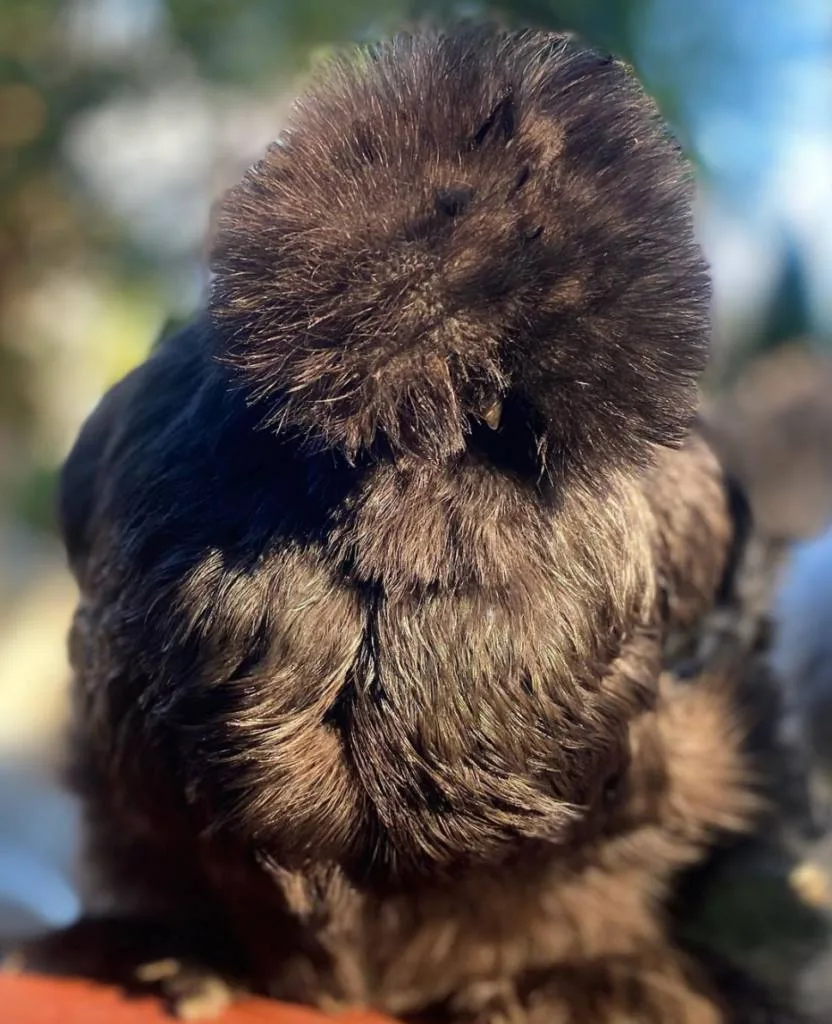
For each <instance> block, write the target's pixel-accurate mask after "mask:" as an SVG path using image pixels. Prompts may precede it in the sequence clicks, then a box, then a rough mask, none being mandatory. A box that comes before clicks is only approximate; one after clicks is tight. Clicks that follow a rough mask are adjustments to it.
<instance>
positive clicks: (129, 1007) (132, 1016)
mask: <svg viewBox="0 0 832 1024" xmlns="http://www.w3.org/2000/svg"><path fill="white" fill-rule="evenodd" d="M0 1020H2V1022H3V1024H171V1018H170V1016H169V1015H168V1014H167V1013H166V1012H165V1010H164V1009H163V1008H162V1006H161V1005H160V1004H159V1003H158V1002H156V1001H155V1000H153V999H125V998H124V997H123V996H122V995H121V994H120V993H119V992H118V991H116V990H115V989H111V988H104V987H101V986H97V985H92V984H90V983H89V982H85V981H76V980H67V979H58V978H45V977H37V976H33V975H25V974H19V975H14V974H7V975H3V974H0ZM325 1021H329V1022H332V1021H336V1022H337V1024H390V1022H389V1021H385V1019H384V1018H383V1017H380V1016H377V1015H374V1014H371V1013H365V1012H362V1011H354V1012H352V1013H344V1014H340V1015H338V1016H337V1017H327V1016H325V1015H324V1014H321V1013H318V1012H316V1011H315V1010H310V1009H307V1008H306V1007H302V1006H291V1005H287V1004H285V1003H269V1002H265V1001H262V1000H254V999H252V1000H246V1001H245V1002H241V1003H238V1004H237V1005H235V1006H233V1007H232V1008H231V1009H230V1010H228V1011H227V1012H226V1013H225V1014H223V1015H222V1016H221V1017H219V1018H217V1024H323V1022H325Z"/></svg>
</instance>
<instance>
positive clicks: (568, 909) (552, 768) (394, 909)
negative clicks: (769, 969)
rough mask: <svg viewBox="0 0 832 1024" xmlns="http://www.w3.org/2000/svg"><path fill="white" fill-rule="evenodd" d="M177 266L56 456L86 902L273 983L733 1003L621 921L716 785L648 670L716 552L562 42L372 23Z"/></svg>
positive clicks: (471, 1013)
mask: <svg viewBox="0 0 832 1024" xmlns="http://www.w3.org/2000/svg"><path fill="white" fill-rule="evenodd" d="M214 267H215V271H216V274H217V277H216V281H215V285H214V291H213V296H212V300H211V309H210V316H207V317H202V318H200V319H198V320H197V321H195V323H194V324H193V325H192V326H191V327H189V328H187V329H185V330H184V331H183V332H181V333H180V334H178V335H176V336H175V337H173V338H169V339H167V340H166V341H165V342H164V343H162V344H161V345H160V346H159V347H158V348H157V350H156V351H155V353H154V354H153V355H152V357H151V358H150V359H149V360H148V361H147V363H145V365H143V366H142V367H140V368H139V369H138V370H136V371H135V372H134V373H133V374H132V375H131V376H130V377H128V378H127V379H126V380H125V381H123V382H122V383H121V384H119V385H118V386H117V387H116V389H114V390H113V391H112V392H111V393H110V394H109V395H108V396H107V397H106V398H105V399H104V401H103V402H102V404H101V405H100V406H99V408H98V410H97V411H96V412H95V413H94V414H93V416H92V417H91V418H90V420H89V421H88V423H87V424H86V426H85V427H84V429H83V431H82V433H81V436H80V438H79V440H78V443H77V445H76V447H75V449H74V450H73V452H72V454H71V455H70V457H69V459H68V461H67V464H66V467H65V469H64V474H63V480H62V522H63V528H64V535H65V538H66V543H67V548H68V551H69V556H70V560H71V563H72V566H73V569H74V571H75V573H76V575H77V577H78V580H79V584H80V587H81V601H80V604H79V608H78V612H77V615H76V618H75V622H74V626H73V630H72V636H71V658H72V663H73V667H74V670H75V674H76V686H75V695H76V706H77V716H76V734H75V742H74V764H73V777H74V781H75V785H76V787H77V788H78V789H79V790H80V791H81V792H82V793H83V794H84V797H85V800H86V806H87V811H88V855H89V865H90V868H91V871H92V875H93V878H94V879H95V882H94V891H95V894H96V896H97V897H98V899H99V904H98V906H99V909H100V908H101V903H100V900H101V898H102V897H106V898H107V900H108V901H109V905H110V906H112V905H114V906H115V908H116V909H118V910H121V911H122V912H124V911H125V910H127V911H131V910H132V911H133V912H136V911H138V910H140V911H141V913H143V914H144V915H150V914H152V915H154V916H155V917H156V919H157V921H159V922H161V924H160V927H161V928H162V929H163V930H165V929H167V930H168V932H170V930H171V929H175V928H176V927H179V926H181V925H182V923H183V922H186V923H189V924H190V926H191V927H192V928H193V923H194V921H199V922H202V923H203V925H204V923H205V922H206V921H207V922H210V923H211V927H212V928H213V934H215V935H216V936H218V937H220V938H222V939H226V940H227V944H228V946H229V947H233V948H234V949H235V950H236V953H237V956H236V958H235V962H236V963H237V964H238V965H239V963H240V960H241V959H242V962H243V964H244V965H245V966H244V968H243V972H244V974H245V976H246V978H247V980H248V982H249V983H251V984H254V985H255V986H256V987H258V988H260V989H262V990H264V991H267V992H270V993H272V994H274V995H278V996H282V997H283V998H293V999H300V1000H305V1001H312V1002H318V1003H321V1004H326V1003H328V1002H331V1001H332V1000H336V1001H338V1000H340V1001H347V1002H369V1003H372V1004H374V1005H376V1006H378V1007H379V1008H381V1009H384V1010H387V1011H388V1012H393V1013H398V1014H401V1015H407V1016H410V1017H418V1016H419V1015H425V1014H427V1015H429V1016H432V1017H433V1018H437V1017H439V1018H441V1017H442V1016H446V1017H447V1016H450V1017H452V1018H455V1019H471V1020H478V1021H484V1020H496V1019H498V1018H499V1019H504V1018H505V1015H506V1014H508V1015H509V1016H512V1017H517V1018H519V1019H524V1018H527V1019H529V1020H537V1019H538V1018H539V1019H540V1020H546V1021H547V1022H551V1021H556V1020H563V1021H580V1022H584V1021H585V1022H587V1024H589V1022H590V1021H592V1022H593V1024H594V1022H596V1021H599V1020H606V1021H609V1022H613V1021H615V1020H619V1019H622V1016H621V1015H622V1014H625V1013H630V1012H632V1014H633V1015H634V1016H638V1018H639V1019H644V1020H651V1021H652V1020H655V1021H659V1020H661V1021H663V1022H667V1024H671V1022H672V1021H678V1022H680V1024H681V1022H682V1021H702V1022H705V1021H708V1022H710V1021H715V1022H716V1021H729V1020H739V1019H740V1018H738V1017H732V1016H731V1011H730V1010H729V1009H728V1008H727V1007H728V1006H729V1005H730V998H731V993H730V992H729V991H726V992H720V991H718V988H717V986H716V984H715V983H712V980H711V977H712V976H711V974H710V973H709V971H708V970H705V969H704V968H700V967H698V966H697V964H696V962H695V961H692V960H689V959H688V958H687V957H686V956H685V955H684V954H683V953H682V952H681V951H680V950H679V949H677V948H676V947H675V945H674V944H673V943H672V942H671V940H670V938H669V936H668V934H667V931H666V928H665V925H664V922H663V919H662V915H661V913H660V910H659V907H660V902H661V900H662V899H663V897H664V896H665V894H666V892H667V889H668V886H670V885H671V883H672V878H673V876H674V873H675V872H677V871H678V870H680V869H681V868H682V867H683V866H685V865H687V864H690V863H691V862H692V861H695V860H696V859H697V858H698V857H699V856H700V855H701V851H702V849H703V847H704V846H705V845H706V844H707V842H708V841H709V837H710V836H711V835H712V834H713V833H714V832H716V831H719V830H720V829H728V830H732V829H740V828H743V827H745V824H746V823H747V821H748V818H749V816H750V814H751V812H752V803H753V801H752V800H751V798H750V797H749V794H748V791H747V788H746V779H745V776H744V769H743V764H742V758H741V756H740V755H739V753H738V727H737V726H736V725H735V723H734V721H733V718H732V715H731V713H730V693H729V692H728V690H727V689H726V688H725V687H724V686H721V684H719V683H718V682H715V681H714V680H710V681H709V680H700V681H699V682H697V683H691V684H685V685H681V684H675V683H673V681H672V680H665V682H664V683H663V684H661V686H660V683H659V675H660V663H661V655H662V645H663V641H664V639H665V637H666V635H667V633H668V631H669V630H671V629H673V628H675V627H676V626H678V625H689V624H690V622H691V621H692V620H693V619H695V617H696V616H697V615H698V614H701V612H702V611H704V610H705V609H707V607H708V606H709V604H710V603H711V602H712V600H713V596H714V592H715V590H716V588H717V587H718V585H719V581H720V579H721V577H722V575H723V573H724V570H725V566H726V564H727V560H728V556H729V548H730V543H731V533H732V531H731V527H730V521H729V520H730V517H729V509H728V502H727V496H726V493H725V488H724V487H723V485H722V480H721V472H720V470H719V467H718V466H717V465H716V463H715V462H714V460H713V458H712V456H711V455H710V453H709V452H708V450H707V448H706V447H705V446H704V445H702V444H700V443H699V442H697V441H695V440H689V441H685V430H686V426H687V424H688V420H689V416H690V411H691V408H692V405H693V402H694V380H695V374H696V371H697V370H698V368H699V367H700V366H701V363H702V359H703V355H704V341H705V310H706V306H707V299H708V289H707V282H706V277H705V273H704V268H703V263H702V260H701V257H700V255H699V252H698V249H697V248H696V246H695V245H694V242H693V239H692V234H691V227H690V215H689V210H688V199H687V185H686V184H685V173H684V171H683V168H682V166H681V164H680V162H679V159H678V156H677V154H676V152H675V150H674V148H673V146H672V145H671V144H670V143H669V142H668V141H667V140H666V139H665V138H664V136H663V135H662V133H661V130H660V128H659V127H658V125H657V122H656V118H655V112H654V110H653V107H652V105H651V104H650V103H649V102H648V101H647V100H646V99H645V98H644V97H643V96H642V95H641V93H640V92H639V91H638V89H637V88H636V86H635V85H634V84H633V82H632V80H631V78H630V76H629V75H628V73H627V72H626V71H625V69H624V68H623V67H622V66H621V65H620V64H618V63H616V62H614V61H612V60H609V59H606V58H600V57H597V56H596V55H594V54H592V53H590V52H589V51H587V50H585V49H584V48H583V47H582V46H580V45H579V44H578V43H576V42H575V41H572V40H568V39H566V38H564V37H561V36H542V35H538V34H528V33H521V34H518V35H504V34H499V33H497V34H493V33H489V32H484V31H471V32H469V31H463V32H459V33H454V34H451V35H449V36H436V37H433V36H426V37H417V38H404V39H401V40H398V41H396V42H395V43H393V44H390V45H387V46H384V47H382V48H380V49H379V50H378V51H375V52H373V53H372V54H370V55H367V56H366V57H365V58H362V59H361V60H356V61H353V62H351V63H343V62H342V63H340V64H339V65H337V66H336V68H335V69H334V70H333V71H332V72H331V73H330V75H329V76H328V77H327V78H326V79H325V80H324V83H323V84H322V85H319V86H317V87H316V88H315V89H313V91H312V92H311V93H310V94H309V95H308V96H307V98H306V99H305V100H304V101H303V102H302V103H301V105H300V106H299V108H298V112H297V113H296V114H295V116H294V119H293V120H292V121H291V123H290V126H289V129H288V131H287V134H286V135H285V137H283V139H282V140H281V142H280V143H279V144H278V145H277V146H276V147H274V148H273V149H272V150H271V151H270V153H269V154H268V155H267V157H266V158H265V160H264V161H263V162H262V163H261V164H260V165H258V167H256V168H255V169H254V170H252V172H251V173H250V174H249V175H248V176H247V177H246V179H245V181H244V182H243V184H242V185H241V186H240V187H239V188H238V189H237V190H235V192H233V193H232V195H231V198H230V201H229V203H228V206H227V211H226V213H225V216H224V220H223V224H222V226H221V230H220V237H219V241H218V244H217V248H216V253H215V259H214ZM694 553H695V557H693V555H694ZM205 927H207V925H205ZM582 979H583V980H582ZM726 1000H728V1001H729V1002H728V1003H726ZM761 1007H762V1004H760V1006H758V1009H759V1012H760V1013H761V1014H762V1013H763V1010H762V1008H761ZM743 1012H744V1011H743ZM766 1012H768V1011H766ZM742 1019H743V1020H746V1019H750V1018H746V1017H743V1018H742ZM759 1019H761V1020H769V1021H775V1020H786V1019H789V1018H788V1017H786V1016H778V1015H776V1014H775V1012H774V1011H773V1010H772V1011H771V1012H770V1013H769V1015H768V1016H760V1017H759Z"/></svg>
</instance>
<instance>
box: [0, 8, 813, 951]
mask: <svg viewBox="0 0 832 1024" xmlns="http://www.w3.org/2000/svg"><path fill="white" fill-rule="evenodd" d="M453 14H456V15H463V16H480V15H483V16H484V15H491V16H497V17H498V18H500V19H502V20H504V21H507V22H509V23H518V24H533V25H539V26H545V27H550V28H565V29H570V30H574V31H577V32H579V33H580V34H582V35H583V36H584V37H586V38H587V39H588V40H589V41H591V42H593V43H595V44H597V45H598V46H600V47H603V48H605V49H608V50H611V51H614V52H616V53H618V54H620V55H622V56H624V57H625V58H627V59H628V60H629V61H631V62H632V64H633V65H634V67H635V69H636V71H637V73H638V74H639V75H640V77H641V78H642V80H643V82H644V83H645V85H646V87H647V88H648V89H649V90H650V91H651V92H652V93H653V94H654V95H655V97H656V98H657V100H658V102H659V104H660V106H661V108H662V110H663V111H664V113H665V115H666V117H667V118H668V120H669V122H670V124H671V125H672V127H673V129H674V130H675V132H676V133H677V135H678V137H679V139H680V141H681V142H682V144H683V146H684V147H685V149H686V150H687V151H688V153H689V154H690V157H691V159H692V160H693V162H694V165H695V168H696V171H697V176H698V181H699V185H700V188H699V199H698V210H697V213H698V217H699V227H700V233H701V238H702V242H703V244H704V246H705V249H706V252H707V255H708V257H709V259H710V261H711V264H712V268H713V275H714V281H715V298H714V326H715V332H714V354H713V358H712V363H711V368H710V371H709V375H708V380H707V399H706V408H707V410H708V412H709V414H710V415H711V416H712V418H713V421H714V423H716V424H718V426H719V436H720V438H721V443H722V445H723V451H724V454H725V457H726V458H727V459H728V460H729V462H730V463H731V465H732V466H733V467H734V468H735V471H736V472H737V473H738V474H739V475H740V476H742V477H743V479H744V480H745V481H746V482H747V483H748V486H749V487H750V488H751V491H752V499H753V501H754V503H755V511H757V513H758V515H759V517H760V519H761V521H762V522H763V524H764V525H765V527H766V528H767V529H768V530H770V531H771V533H772V534H773V535H777V536H779V537H782V538H783V539H785V540H786V541H788V542H789V543H793V542H802V541H806V540H807V539H809V538H811V537H813V536H815V535H818V534H821V533H822V530H823V528H824V526H825V525H826V523H828V522H829V520H830V519H832V368H830V363H829V362H828V360H829V359H830V354H829V353H830V352H832V3H830V0H696V2H695V3H694V2H691V0H506V2H503V3H496V4H486V3H482V4H477V3H459V4H456V5H454V4H451V3H441V2H438V0H435V2H431V0H421V2H420V0H415V2H407V0H302V2H298V0H202V2H196V0H0V938H2V937H4V936H6V935H10V934H21V933H23V932H26V931H29V930H37V929H39V928H42V927H43V926H44V924H58V923H62V922H64V921H68V920H70V919H71V918H72V917H73V915H74V914H75V913H76V911H77V904H76V899H75V895H74V892H73V889H72V887H71V883H70V877H71V876H70V871H69V864H70V856H71V851H72V845H73V837H74V835H75V829H76V825H77V821H76V809H75V807H74V806H73V804H72V803H71V801H69V800H68V799H67V798H66V797H64V796H62V795H61V794H60V793H59V792H58V791H56V789H55V787H54V785H53V784H52V782H51V770H52V768H53V766H54V762H55V760H56V758H57V757H58V756H59V753H60V742H59V727H60V724H61V722H62V720H63V715H64V713H65V703H64V701H65V685H66V676H67V671H66V664H65V649H64V633H65V630H66V626H67V621H68V617H69V615H70V612H71V608H72V604H73V601H74V596H75V595H74V589H73V585H72V583H71V581H70V580H69V578H68V576H67V574H66V572H65V569H64V564H63V559H62V555H61V552H60V548H59V546H58V544H57V541H56V536H55V530H54V521H53V512H52V496H53V485H54V478H55V470H56V467H57V466H58V465H59V463H60V461H61V459H62V458H63V456H64V455H65V453H66V451H67V449H68V446H69V445H70V443H71V441H72V439H73V437H74V435H75V433H76V432H77V430H78V428H79V426H80V424H81V422H82V420H83V418H84V417H85V415H86V414H87V413H88V412H89V411H90V409H91V408H92V406H93V405H94V403H95V402H96V401H97V399H98V397H99V396H100V395H101V393H102V391H103V390H104V389H105V388H106V387H108V386H109V385H110V384H112V383H113V382H114V381H115V380H117V379H118V378H119V377H120V376H121V375H122V374H124V373H125V372H126V371H127V370H128V369H129V368H130V367H131V366H133V365H134V364H135V363H136V362H138V361H139V360H140V359H142V357H143V355H144V353H145V352H146V350H147V348H148V346H149V345H150V344H151V342H152V341H153V340H154V338H155V337H156V336H157V334H158V333H159V331H160V330H161V329H163V327H164V326H165V325H167V324H170V323H171V322H176V321H179V320H181V319H183V318H186V317H187V316H189V314H191V312H192V311H193V310H194V308H195V307H196V306H197V305H198V303H199V302H200V300H201V298H202V296H203V294H204V289H205V286H206V272H205V268H204V264H203V256H204V247H205V236H206V229H207V225H208V218H209V212H210V208H211V204H212V202H213V201H214V200H215V199H216V198H217V196H218V195H219V194H220V192H221V191H222V189H223V188H224V187H226V186H227V185H229V184H231V183H232V182H233V181H234V180H235V179H236V178H237V177H238V176H239V174H240V173H241V172H242V170H243V169H244V168H245V166H246V165H247V164H248V163H249V162H250V161H251V160H252V159H254V158H256V157H257V156H259V155H260V153H261V152H262V150H263V149H264V148H265V146H266V144H267V143H268V142H269V141H270V140H271V139H273V138H274V136H275V135H276V133H277V131H278V130H279V127H280V122H281V117H282V115H283V112H284V110H285V109H286V105H287V103H288V102H289V101H290V99H291V96H292V94H293V93H294V91H295V90H296V89H297V88H298V86H299V85H300V84H302V81H303V79H304V77H305V76H306V75H308V74H309V73H310V71H311V70H312V69H313V68H314V65H315V63H316V62H317V61H319V60H320V59H321V58H322V57H324V56H325V55H326V53H327V52H328V50H329V49H330V48H331V47H332V46H335V45H340V44H342V43H343V42H345V41H348V40H366V39H372V38H375V37H378V36H380V35H384V34H387V33H389V32H390V31H392V30H394V29H396V28H398V27H402V26H403V25H406V24H412V23H414V22H415V21H418V20H419V19H423V18H431V17H437V16H439V17H446V16H448V15H453ZM825 581H826V582H825ZM824 585H825V586H826V588H827V590H832V565H831V566H830V572H829V573H821V574H820V576H819V575H818V573H815V575H814V576H813V583H812V586H813V587H814V588H815V589H814V590H813V591H812V595H817V600H815V599H814V596H812V600H811V601H810V603H811V604H813V605H814V606H817V607H820V608H821V612H823V609H824V608H825V609H826V613H825V614H826V616H827V617H826V619H824V617H823V614H820V618H819V621H821V622H822V623H825V625H821V626H820V627H819V628H820V629H822V630H828V631H829V632H830V633H832V628H830V627H832V611H830V610H829V606H830V600H832V599H830V597H829V596H827V597H826V598H825V601H826V604H825V605H824V603H823V602H824V596H823V587H824ZM829 664H830V665H832V658H830V660H829Z"/></svg>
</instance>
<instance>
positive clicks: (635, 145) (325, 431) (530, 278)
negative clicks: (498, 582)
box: [212, 30, 709, 469]
mask: <svg viewBox="0 0 832 1024" xmlns="http://www.w3.org/2000/svg"><path fill="white" fill-rule="evenodd" d="M213 267H214V270H215V284H214V291H213V296H212V315H213V319H214V323H215V325H216V326H217V328H218V330H219V332H220V338H221V347H222V352H223V355H224V356H226V357H227V358H229V359H230V360H231V361H232V362H233V363H234V364H235V365H236V367H237V368H238V370H239V372H240V374H241V376H242V379H243V380H244V381H245V382H246V385H247V387H248V389H249V393H250V395H251V397H252V400H253V401H254V402H256V403H259V404H261V405H262V407H263V409H264V415H265V418H266V419H267V420H268V421H270V422H271V423H272V424H273V425H276V426H277V427H278V428H284V427H291V428H294V429H296V430H298V431H299V432H300V433H301V434H302V435H303V436H304V437H305V438H308V439H309V440H311V441H312V442H314V443H316V444H323V445H326V446H332V447H336V448H340V449H341V450H342V451H345V452H346V453H347V454H348V455H349V456H354V455H355V454H356V453H358V452H359V451H361V450H362V449H367V448H370V447H371V446H373V445H374V444H376V443H377V442H380V443H381V444H383V445H384V446H386V448H387V450H390V451H392V452H393V453H394V454H396V455H403V454H404V455H409V456H415V457H417V458H426V459H433V460H441V459H446V458H448V457H451V456H453V455H455V454H457V453H459V452H460V451H462V450H463V449H464V447H465V446H466V444H467V443H469V440H470V438H471V436H472V431H473V433H474V436H480V435H478V432H479V431H484V433H485V436H490V435H489V433H488V431H486V430H485V426H484V425H485V424H487V425H488V426H490V427H492V428H500V429H501V430H503V431H505V432H507V434H508V436H510V437H517V436H518V431H526V434H527V437H528V438H530V439H531V442H532V447H533V448H535V449H536V450H537V451H538V452H539V453H545V455H546V458H547V459H548V464H549V468H552V467H565V466H570V465H576V464H577V465H581V466H585V467H586V466H587V465H588V464H590V463H591V464H592V465H593V468H595V469H597V468H598V463H599V460H600V462H601V463H602V464H605V465H609V464H610V463H620V462H622V461H624V462H633V461H636V462H641V461H642V460H644V459H645V457H646V453H648V452H649V450H650V448H651V446H652V445H653V444H656V443H658V444H674V443H676V442H677V441H678V440H679V439H680V438H681V437H682V435H683V434H684V432H685V431H686V429H687V426H688V421H689V417H690V413H691V409H692V406H693V404H694V401H695V382H696V378H697V376H698V373H699V372H700V371H701V369H702V367H703V364H704V360H705V354H706V349H707V321H708V302H709V284H708V278H707V272H706V268H705V265H704V262H703V260H702V257H701V254H700V250H699V248H698V246H697V244H696V242H695V240H694V235H693V227H692V218H691V211H690V182H689V176H688V173H687V170H686V168H685V166H684V162H683V161H682V159H681V157H680V155H679V153H678V149H677V147H676V146H675V145H674V144H673V143H672V142H671V141H670V140H669V139H668V138H666V136H665V135H664V133H663V131H662V127H661V124H660V123H659V121H658V118H657V116H656V112H655V109H654V107H653V104H652V103H651V101H650V100H649V99H648V98H647V97H646V96H645V95H644V94H643V93H642V92H641V90H640V88H639V87H638V86H637V84H636V83H635V81H634V79H633V77H632V75H631V74H630V73H629V72H628V70H627V69H626V68H625V67H624V66H623V65H622V64H621V63H619V62H617V61H614V60H612V59H610V58H608V57H603V56H599V55H597V54H595V53H593V52H591V51H589V50H587V49H586V48H584V47H583V46H582V45H581V44H579V43H577V42H575V41H574V40H572V39H570V38H568V37H565V36H561V35H551V34H541V33H535V32H520V33H500V32H494V31H490V30H473V31H472V30H464V31H460V32H456V33H451V34H449V35H424V36H422V35H418V36H401V37H399V38H397V39H395V40H394V41H392V42H391V43H388V44H385V45H382V46H380V47H378V48H375V49H372V50H369V51H366V52H361V53H360V54H359V55H357V56H353V57H351V58H345V59H341V60H338V61H337V62H335V63H334V64H333V65H332V66H330V68H329V70H328V71H327V73H326V74H325V75H324V76H323V78H322V80H320V81H319V82H318V83H317V84H316V85H314V86H313V87H312V88H311V89H310V91H309V92H308V93H307V94H306V95H305V96H304V97H303V98H302V99H301V100H300V101H299V102H298V103H297V105H296V107H295V109H294V113H293V115H292V116H291V118H290V120H289V123H288V126H287V128H286V130H285V132H284V133H283V134H282V135H281V137H280V139H279V141H278V142H276V143H275V144H274V145H273V146H272V147H271V148H270V149H269V151H268V152H267V153H266V155H265V157H264V158H263V159H262V161H260V162H259V163H258V164H257V165H256V166H254V167H253V168H252V169H251V170H250V171H249V172H248V174H247V175H246V176H245V178H244V179H243V181H242V182H241V183H240V184H239V185H238V186H237V187H236V188H235V189H234V190H233V191H232V192H231V193H230V195H229V198H228V201H227V202H226V205H225V209H224V211H223V213H222V214H221V216H220V223H219V231H218V238H217V243H216V245H215V249H214V254H213Z"/></svg>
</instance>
